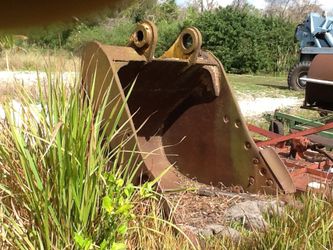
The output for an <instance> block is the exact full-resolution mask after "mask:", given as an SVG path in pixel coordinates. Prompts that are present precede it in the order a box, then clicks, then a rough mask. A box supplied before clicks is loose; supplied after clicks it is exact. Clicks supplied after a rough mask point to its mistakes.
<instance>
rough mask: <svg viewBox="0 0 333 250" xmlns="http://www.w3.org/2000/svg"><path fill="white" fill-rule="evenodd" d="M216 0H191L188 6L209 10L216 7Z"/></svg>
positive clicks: (202, 10) (199, 9) (201, 10)
mask: <svg viewBox="0 0 333 250" xmlns="http://www.w3.org/2000/svg"><path fill="white" fill-rule="evenodd" d="M217 5H218V4H217V2H216V0H192V1H190V6H192V7H194V8H196V9H197V10H198V11H200V12H204V11H206V10H207V11H210V10H213V9H214V8H216V7H217Z"/></svg>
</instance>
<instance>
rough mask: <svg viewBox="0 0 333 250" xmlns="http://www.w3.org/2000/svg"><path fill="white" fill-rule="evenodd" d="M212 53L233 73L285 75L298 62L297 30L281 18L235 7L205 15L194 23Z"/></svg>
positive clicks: (204, 43) (204, 44) (205, 45)
mask: <svg viewBox="0 0 333 250" xmlns="http://www.w3.org/2000/svg"><path fill="white" fill-rule="evenodd" d="M191 23H192V24H194V25H195V26H197V27H198V28H199V29H200V31H201V32H202V34H203V46H204V47H205V48H207V49H209V50H211V51H212V52H213V53H214V54H215V55H216V56H217V57H218V58H219V59H220V60H221V62H222V63H223V65H224V66H225V68H226V70H227V71H229V72H233V73H257V72H276V71H285V70H287V69H288V68H289V67H290V64H291V63H292V62H293V61H294V57H295V54H296V47H295V44H294V27H295V25H294V24H292V23H288V22H286V21H284V20H281V19H278V18H271V17H265V16H261V15H258V14H257V13H255V12H254V13H252V12H247V11H242V10H237V9H234V8H232V7H227V8H219V9H217V10H216V11H210V12H205V13H203V14H202V15H200V16H199V17H198V18H197V19H196V20H194V21H192V22H191Z"/></svg>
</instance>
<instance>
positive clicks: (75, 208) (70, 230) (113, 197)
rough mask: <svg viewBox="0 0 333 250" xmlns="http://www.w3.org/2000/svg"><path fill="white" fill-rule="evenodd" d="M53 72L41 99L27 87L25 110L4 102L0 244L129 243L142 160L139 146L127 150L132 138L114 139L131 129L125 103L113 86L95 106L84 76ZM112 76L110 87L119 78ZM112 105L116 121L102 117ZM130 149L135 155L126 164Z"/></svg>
mask: <svg viewBox="0 0 333 250" xmlns="http://www.w3.org/2000/svg"><path fill="white" fill-rule="evenodd" d="M48 79H49V80H48V83H47V84H46V85H43V84H42V83H39V84H38V86H39V93H38V95H39V96H38V100H39V101H38V103H36V102H35V101H34V100H33V99H31V98H30V97H29V96H28V95H26V94H24V93H23V94H20V96H21V103H22V106H21V108H20V109H21V111H20V112H18V110H17V108H15V107H13V106H12V105H10V104H8V105H6V106H5V113H6V119H5V120H4V121H3V122H2V126H1V133H0V162H1V167H0V246H2V247H5V246H6V247H8V248H15V249H16V248H17V249H74V248H76V249H92V248H100V249H123V248H125V244H124V243H125V238H126V235H127V234H128V230H127V228H128V223H129V222H130V221H132V220H133V219H134V218H135V215H134V213H133V208H134V205H133V199H134V196H135V193H136V191H135V190H136V189H135V187H134V186H133V185H132V184H131V181H132V178H133V176H134V172H135V170H136V169H137V168H138V165H137V163H136V162H135V161H134V160H133V159H134V158H135V149H134V148H133V152H125V150H124V145H125V144H126V143H127V142H128V141H129V140H130V139H128V138H127V139H125V140H123V141H122V142H121V143H120V144H119V145H118V146H115V147H113V148H110V146H109V145H110V143H111V142H112V141H113V140H114V139H115V138H116V137H118V138H119V136H120V137H122V134H123V133H128V131H123V130H124V126H123V124H118V122H119V120H120V118H121V116H122V115H123V111H124V104H123V103H122V102H119V101H114V103H108V101H107V100H108V96H109V95H110V91H107V93H103V94H104V96H103V101H102V103H101V105H100V107H98V108H96V107H94V105H93V103H92V102H91V101H90V100H89V98H87V93H86V91H87V90H85V89H83V88H82V87H81V85H80V80H78V81H77V82H76V83H74V84H73V83H71V84H67V83H64V82H63V81H62V79H61V76H60V74H59V75H58V76H55V75H54V74H51V73H49V77H48ZM109 84H110V88H109V89H111V85H112V84H113V82H111V83H109ZM92 85H94V84H92ZM92 95H93V88H92V91H91V93H90V96H92ZM108 105H112V106H113V111H112V112H111V113H110V114H109V115H110V116H112V117H110V120H112V121H115V122H114V123H113V124H107V121H104V120H103V115H104V111H105V108H106V107H107V106H108ZM105 124H106V125H105ZM108 126H110V127H111V128H112V129H111V132H110V133H106V130H107V127H108ZM124 138H125V137H124ZM117 140H119V139H117ZM125 154H126V157H127V159H129V160H128V161H126V162H125V163H124V164H120V163H119V162H120V161H121V160H122V159H123V158H124V157H125ZM120 165H122V167H120Z"/></svg>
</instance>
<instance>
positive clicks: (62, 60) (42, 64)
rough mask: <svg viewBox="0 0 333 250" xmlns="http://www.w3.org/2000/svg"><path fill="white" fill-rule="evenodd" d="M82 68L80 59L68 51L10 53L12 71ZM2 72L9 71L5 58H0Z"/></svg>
mask: <svg viewBox="0 0 333 250" xmlns="http://www.w3.org/2000/svg"><path fill="white" fill-rule="evenodd" d="M79 67H80V60H79V58H78V57H76V56H74V55H72V54H70V53H69V52H66V51H56V53H55V52H53V51H50V50H45V51H43V50H38V49H29V50H28V51H23V50H20V51H12V52H9V68H10V70H12V71H31V70H36V69H38V70H43V69H48V70H54V71H60V70H61V71H77V70H79ZM0 70H7V62H6V58H5V56H1V57H0Z"/></svg>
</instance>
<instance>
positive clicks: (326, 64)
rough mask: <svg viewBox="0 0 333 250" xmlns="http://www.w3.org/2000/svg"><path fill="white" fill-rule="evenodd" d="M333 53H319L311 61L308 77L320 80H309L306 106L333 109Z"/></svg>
mask: <svg viewBox="0 0 333 250" xmlns="http://www.w3.org/2000/svg"><path fill="white" fill-rule="evenodd" d="M332 67H333V55H317V56H316V57H315V58H314V60H313V61H312V63H311V66H310V69H309V73H308V77H309V78H312V79H316V80H319V81H311V80H309V81H307V84H306V89H305V101H304V107H307V108H318V109H321V110H329V111H333V85H332V84H327V83H325V82H322V81H333V70H332Z"/></svg>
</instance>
